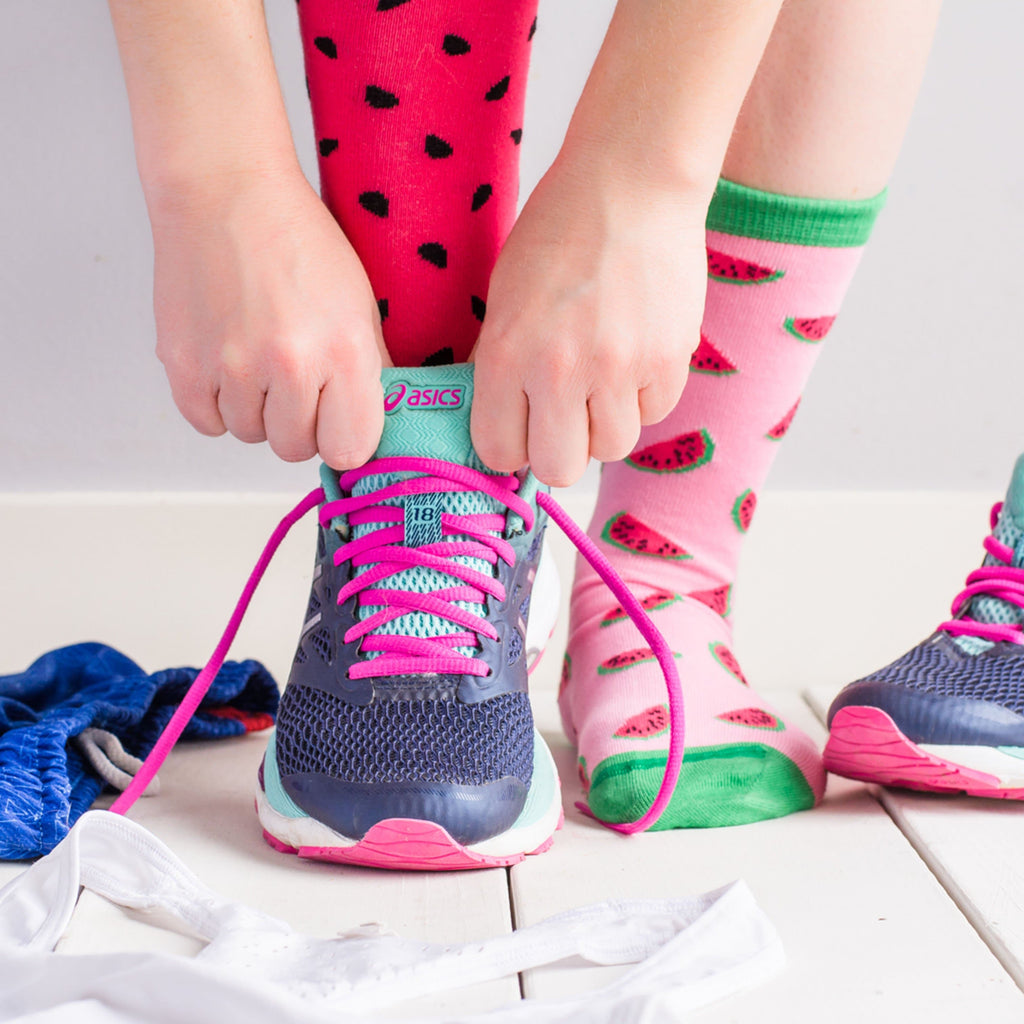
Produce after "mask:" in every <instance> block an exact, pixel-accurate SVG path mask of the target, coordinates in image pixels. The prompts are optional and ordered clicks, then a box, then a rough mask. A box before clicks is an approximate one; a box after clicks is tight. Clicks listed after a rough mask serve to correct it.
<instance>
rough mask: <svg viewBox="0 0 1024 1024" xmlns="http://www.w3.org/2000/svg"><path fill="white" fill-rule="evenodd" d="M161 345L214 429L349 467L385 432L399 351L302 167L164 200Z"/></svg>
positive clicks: (171, 373) (157, 234)
mask: <svg viewBox="0 0 1024 1024" xmlns="http://www.w3.org/2000/svg"><path fill="white" fill-rule="evenodd" d="M151 219H152V222H153V236H154V243H155V249H156V272H155V288H154V293H155V308H156V324H157V355H158V356H159V357H160V360H161V361H162V362H163V364H164V367H165V369H166V371H167V377H168V380H169V381H170V385H171V392H172V394H173V396H174V401H175V403H176V404H177V406H178V408H179V409H180V410H181V413H182V415H184V417H185V418H186V419H187V420H188V421H189V423H191V424H192V426H194V427H195V428H196V429H197V430H198V431H200V433H203V434H210V435H216V434H223V433H224V431H225V430H229V431H231V433H232V434H234V435H235V436H236V437H237V438H239V439H240V440H242V441H247V442H258V441H263V440H267V441H269V442H270V447H271V448H272V449H273V450H274V451H275V452H276V453H277V454H278V455H279V456H280V457H281V458H282V459H286V460H288V461H290V462H293V461H301V460H303V459H308V458H311V457H312V456H313V455H315V454H316V453H317V452H319V453H320V456H321V458H322V459H323V460H324V461H325V462H327V463H328V464H329V465H331V466H333V467H335V468H336V469H347V468H350V467H353V466H357V465H360V464H361V463H363V462H365V461H366V460H367V459H368V458H369V457H370V456H371V455H372V454H373V451H374V448H375V447H376V445H377V442H378V441H379V439H380V433H381V429H382V426H383V419H384V413H383V398H382V395H381V387H380V368H381V364H382V361H385V360H387V355H386V350H385V348H384V343H383V338H382V336H381V329H380V318H379V315H378V312H377V306H376V303H375V302H374V298H373V292H372V291H371V288H370V283H369V281H368V280H367V277H366V273H365V272H364V270H363V267H362V264H361V263H360V262H359V258H358V257H357V256H356V254H355V251H354V250H353V249H352V247H351V245H349V243H348V240H347V239H346V238H345V236H344V235H343V234H342V232H341V229H340V228H339V227H338V225H337V223H336V222H335V221H334V219H333V218H332V217H331V215H330V213H329V212H328V211H327V209H326V207H325V206H324V205H323V204H322V203H321V202H320V200H319V199H318V198H317V196H316V194H315V193H314V192H313V190H312V189H311V188H310V187H309V185H308V183H307V182H306V180H305V179H304V178H303V177H302V175H301V174H300V173H299V172H298V171H297V170H296V171H295V172H294V173H289V174H286V175H284V176H283V177H282V176H281V175H276V176H270V175H267V176H263V175H259V174H256V173H250V174H247V175H244V176H238V177H237V178H235V179H234V180H232V181H231V182H230V183H229V186H228V187H226V188H224V189H221V190H217V189H214V188H210V189H209V192H208V194H204V195H202V196H199V197H197V196H195V195H189V196H176V197H175V198H174V199H173V200H171V201H167V200H165V201H163V202H162V203H160V204H158V208H154V207H153V206H152V205H151Z"/></svg>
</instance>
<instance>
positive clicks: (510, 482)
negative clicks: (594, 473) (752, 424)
mask: <svg viewBox="0 0 1024 1024" xmlns="http://www.w3.org/2000/svg"><path fill="white" fill-rule="evenodd" d="M396 472H411V473H417V474H420V475H418V476H414V477H410V478H408V479H405V480H402V481H400V482H399V483H395V484H391V485H389V486H386V487H383V488H381V489H379V490H375V491H371V492H368V493H366V494H363V495H358V496H351V495H350V496H349V497H345V498H341V499H338V500H336V501H331V502H326V495H325V494H324V490H323V488H322V487H318V488H317V489H316V490H314V491H311V492H310V493H309V494H307V495H306V496H305V497H304V498H303V499H302V500H301V501H300V502H299V503H298V504H297V505H296V506H295V508H293V509H292V510H291V512H289V513H288V514H287V515H286V516H285V517H284V518H283V519H282V520H281V522H280V523H279V524H278V525H277V527H276V528H275V529H274V531H273V533H272V534H271V535H270V539H269V540H268V541H267V543H266V546H265V547H264V549H263V551H262V553H261V554H260V557H259V559H258V560H257V562H256V565H255V567H254V568H253V570H252V572H251V573H250V575H249V579H248V580H247V581H246V584H245V587H244V588H243V589H242V594H241V596H240V597H239V599H238V603H237V604H236V605H235V609H234V611H233V612H232V614H231V618H230V619H229V620H228V624H227V628H226V629H225V630H224V633H223V635H222V636H221V638H220V640H219V641H218V643H217V646H216V647H215V648H214V651H213V654H212V655H211V656H210V660H209V661H208V662H207V663H206V665H205V666H204V667H203V669H202V671H201V672H200V673H199V675H198V676H196V679H195V681H194V682H193V684H192V686H191V687H190V688H189V691H188V693H186V695H185V697H184V699H183V700H182V702H181V704H180V705H179V706H178V708H177V710H176V711H175V713H174V715H173V716H172V717H171V720H170V721H169V722H168V723H167V726H166V727H165V728H164V730H163V732H162V733H161V734H160V737H159V739H158V740H157V742H156V744H155V746H154V747H153V749H152V751H151V752H150V754H149V756H148V757H147V758H146V760H145V761H144V762H143V764H142V767H141V768H140V769H139V771H138V773H137V774H136V775H135V778H134V779H133V780H132V782H131V784H130V785H129V786H128V788H127V789H126V790H125V791H124V792H123V793H122V794H121V795H120V796H119V797H118V798H117V799H116V800H115V801H114V803H113V805H112V806H111V808H110V809H111V811H113V812H114V813H115V814H125V813H126V812H127V811H128V810H129V809H130V808H131V807H132V805H133V804H134V803H135V801H136V800H138V798H139V797H140V796H141V795H142V794H143V792H144V791H145V789H146V787H147V786H148V785H149V784H150V782H151V781H152V780H153V777H154V776H155V775H156V773H157V771H158V770H159V769H160V766H161V765H162V764H163V763H164V761H165V760H166V758H167V756H168V755H169V754H170V752H171V750H172V749H173V747H174V745H175V743H176V742H177V741H178V739H179V737H180V736H181V734H182V732H183V731H184V729H185V726H186V725H188V723H189V721H190V720H191V718H192V716H193V715H194V714H195V712H196V710H197V709H198V707H199V705H200V703H201V702H202V699H203V697H204V696H206V692H207V690H208V689H209V688H210V684H211V683H212V682H213V680H214V678H215V677H216V675H217V673H218V672H219V671H220V667H221V665H222V664H223V663H224V659H225V658H226V657H227V654H228V650H229V648H230V646H231V643H232V641H233V640H234V638H235V634H236V633H237V632H238V628H239V626H240V625H241V624H242V619H243V618H244V616H245V613H246V611H247V609H248V607H249V602H250V601H251V600H252V596H253V594H254V593H255V591H256V588H257V587H258V586H259V582H260V580H261V579H262V577H263V574H264V572H266V569H267V566H268V565H269V564H270V562H271V560H272V559H273V557H274V555H275V553H276V552H277V549H278V548H279V547H280V545H281V542H282V541H283V540H284V538H285V537H286V536H287V535H288V533H289V531H290V530H291V528H292V527H293V526H294V525H295V523H297V522H298V521H299V520H300V519H302V518H303V517H304V516H305V515H306V514H307V513H308V512H309V511H310V510H312V509H314V508H316V507H317V506H318V505H322V508H321V509H320V522H321V524H323V525H326V524H327V523H329V522H330V521H331V520H332V519H333V518H335V517H336V516H338V515H345V516H347V517H348V521H349V523H350V525H353V526H357V525H361V524H366V523H376V524H380V525H379V528H378V529H376V530H373V531H371V532H369V533H367V534H366V535H364V536H363V537H361V538H359V539H358V540H350V541H348V542H347V543H346V544H344V545H342V546H341V547H340V548H339V549H338V550H337V551H336V552H335V555H334V564H335V565H336V566H339V565H341V564H342V563H343V562H345V561H351V562H352V564H353V565H354V566H371V567H370V568H368V569H366V570H365V571H364V572H362V573H360V574H359V575H358V576H355V577H354V578H353V579H351V580H350V581H349V582H348V583H346V584H345V586H344V587H342V588H341V590H340V592H339V593H338V596H337V600H338V602H339V603H342V602H344V601H346V600H348V599H349V598H350V597H351V596H352V595H354V594H358V600H359V604H360V606H381V607H380V610H379V611H375V612H372V613H371V614H370V615H368V616H367V617H366V619H364V620H362V621H361V622H359V623H357V624H356V625H355V626H353V627H352V628H351V629H349V630H348V631H347V632H346V634H345V642H346V643H349V642H351V641H353V640H356V639H360V638H361V639H362V649H363V650H371V651H377V652H380V653H379V656H378V657H377V658H374V659H371V660H370V661H367V662H363V663H360V664H357V665H354V666H353V667H352V670H351V675H352V676H353V677H355V678H361V677H364V676H371V675H383V674H395V675H401V674H406V673H421V672H447V673H466V674H471V675H478V676H483V675H487V673H488V672H489V668H488V666H487V664H486V663H485V662H484V661H483V660H482V659H479V658H474V657H472V656H470V655H466V654H462V653H461V652H459V651H458V650H456V648H458V647H472V646H475V645H476V644H477V642H478V638H479V637H480V636H486V637H490V638H491V639H495V638H496V637H497V633H496V631H495V630H494V627H493V626H491V624H490V623H489V622H487V620H486V619H484V618H482V617H480V616H478V615H474V614H473V613H472V612H469V611H466V610H465V609H462V608H459V607H458V606H457V605H456V604H455V602H456V601H463V602H469V603H483V601H484V600H485V599H486V596H487V595H490V596H493V597H495V598H496V599H497V600H499V601H501V600H504V598H505V592H504V587H503V586H502V585H501V583H500V582H499V581H498V580H496V579H494V578H493V577H490V576H486V575H484V574H483V573H480V572H477V571H476V570H475V569H472V568H470V567H469V566H466V565H462V564H460V563H458V562H455V561H453V560H452V557H453V556H456V555H464V556H471V557H473V558H479V559H483V560H485V561H487V562H489V563H490V564H491V565H496V564H497V562H498V560H499V559H501V560H503V561H505V562H506V563H507V564H508V565H510V566H511V565H514V564H515V552H514V550H513V548H512V545H511V544H509V543H508V542H507V541H505V540H504V539H503V538H501V537H496V536H494V532H495V531H501V530H504V528H505V516H503V515H501V514H499V513H476V514H473V515H467V516H459V515H453V514H450V513H447V512H445V513H442V515H441V522H442V533H443V535H447V536H453V535H460V536H462V537H464V538H469V539H468V540H466V539H462V540H444V539H442V541H441V542H440V543H434V544H427V545H423V546H420V547H409V546H406V545H405V544H404V539H405V525H404V519H405V509H404V508H403V507H401V506H397V505H383V504H381V502H382V501H385V500H387V499H388V498H395V497H401V496H408V495H415V494H426V493H451V492H452V491H481V492H483V493H484V494H487V495H489V496H490V497H492V498H494V499H495V500H496V501H498V502H499V503H501V504H503V505H504V506H505V507H506V508H507V509H508V510H509V511H510V512H513V513H515V514H516V515H518V516H519V517H520V518H521V519H522V520H523V522H524V526H525V528H526V530H527V531H529V530H531V529H532V528H533V523H534V515H533V510H532V508H531V507H530V505H529V503H528V502H526V501H524V500H523V499H522V498H520V497H519V496H518V495H517V494H516V493H515V492H516V490H517V489H518V487H519V483H520V481H519V479H518V478H517V477H515V476H492V475H489V474H486V473H481V472H478V471H477V470H475V469H470V468H469V467H467V466H461V465H458V464H456V463H450V462H442V461H440V460H436V459H423V458H414V457H408V456H397V457H393V458H386V459H376V460H373V461H372V462H369V463H367V464H366V465H365V466H362V467H360V468H359V469H355V470H350V471H349V472H347V473H344V474H342V476H341V478H340V480H339V484H340V486H341V489H342V491H344V492H349V493H350V491H351V488H352V487H353V486H354V485H355V484H356V483H357V482H358V481H359V480H361V479H363V478H364V477H366V476H370V475H373V474H378V473H396ZM537 504H538V505H539V506H540V507H541V508H542V509H544V511H545V512H547V514H548V515H549V516H550V517H551V519H552V520H553V521H554V522H555V523H557V524H558V526H559V527H561V529H562V530H563V531H564V533H565V535H566V536H567V537H568V538H569V540H571V541H572V543H573V544H574V545H575V546H576V548H577V550H578V551H579V552H580V554H582V555H583V557H584V558H585V559H586V560H587V561H588V562H589V563H590V565H591V566H592V567H593V568H594V570H595V571H596V572H597V574H598V575H599V576H600V577H601V579H602V580H603V581H604V582H605V584H607V586H608V588H609V589H610V590H611V591H612V593H613V594H614V595H615V596H616V597H617V598H618V600H619V603H620V604H621V606H622V607H623V608H624V609H625V611H626V612H627V613H628V614H629V617H630V618H631V619H632V620H633V622H634V624H635V625H636V627H637V629H638V630H639V631H640V634H641V635H642V636H643V638H644V639H645V640H646V641H647V643H648V644H649V645H650V647H651V650H652V651H653V652H654V654H655V657H656V658H657V660H658V664H659V666H660V667H661V671H662V674H663V675H664V677H665V687H666V690H667V692H668V705H669V722H670V727H669V747H668V762H667V764H666V765H665V774H664V777H663V778H662V782H661V787H660V789H659V790H658V793H657V794H656V796H655V798H654V801H653V802H652V804H651V806H650V807H649V808H648V810H647V811H646V812H645V813H644V814H643V815H642V816H641V817H640V818H639V819H637V820H636V821H632V822H626V823H623V824H619V823H615V822H607V821H603V820H602V819H600V818H598V819H597V820H598V821H601V823H602V824H603V825H606V826H607V827H608V828H610V829H612V830H613V831H616V832H621V833H624V834H633V833H636V832H643V831H646V830H647V829H648V828H650V826H651V825H653V824H654V823H655V822H656V821H657V820H658V818H660V817H661V814H662V812H663V811H664V810H665V808H666V807H667V806H668V804H669V801H670V800H671V799H672V794H673V792H674V791H675V787H676V783H677V782H678V780H679V772H680V769H681V767H682V763H683V752H684V746H685V718H684V709H683V694H682V688H681V685H680V682H679V674H678V672H677V670H676V664H675V658H674V657H673V656H672V652H671V651H670V650H669V647H668V644H667V643H666V642H665V638H664V637H663V636H662V635H661V633H660V632H659V631H658V629H657V628H656V627H655V625H654V623H652V622H651V620H650V618H649V617H648V615H647V613H646V612H645V611H644V609H643V607H642V606H641V604H640V602H639V601H638V600H637V599H636V598H635V597H634V596H633V595H632V593H630V591H629V589H628V587H627V586H626V584H625V583H624V582H623V580H622V577H621V576H619V574H618V573H617V572H616V571H615V569H614V568H613V567H612V565H611V563H610V562H609V561H608V559H607V558H605V557H604V555H603V554H601V552H600V551H599V550H598V549H597V546H596V545H595V544H594V542H593V541H592V540H590V538H589V537H588V536H587V535H586V534H585V533H584V532H583V531H582V530H581V529H580V528H579V527H578V526H577V525H576V524H575V523H574V522H573V521H572V519H571V518H570V517H569V516H568V514H567V513H566V512H565V510H564V509H563V508H561V506H560V505H559V504H558V503H557V502H556V501H555V500H554V499H553V498H552V497H551V496H550V495H549V494H546V493H544V492H539V493H538V494H537ZM990 539H991V538H990ZM986 545H987V542H986ZM997 557H998V556H997ZM414 566H422V567H425V568H431V569H436V570H438V571H439V572H443V573H445V574H447V575H449V576H452V577H454V578H456V579H458V580H459V581H461V585H457V586H453V587H446V588H442V589H440V590H435V591H432V592H430V593H426V594H424V593H419V592H412V591H407V590H397V589H394V588H388V587H386V586H385V587H381V586H378V584H381V583H384V582H385V581H386V580H387V578H388V577H389V576H392V575H394V574H395V573H398V572H401V571H403V570H405V569H408V568H411V567H414ZM1010 571H1017V572H1019V571H1020V570H1010ZM1022 580H1024V574H1022ZM969 582H970V581H969ZM1020 594H1021V595H1022V596H1021V598H1020V600H1024V582H1022V584H1021V591H1020ZM410 612H427V613H429V614H431V615H437V616H438V617H440V618H442V619H445V620H447V621H449V622H452V623H454V624H455V625H457V626H459V627H461V629H460V630H459V631H458V632H454V633H450V634H445V635H442V636H437V637H431V638H426V639H425V638H421V637H412V636H404V635H387V634H380V633H376V632H375V630H378V629H379V628H380V627H381V626H382V625H383V624H384V623H386V622H390V621H392V620H393V619H396V618H399V617H400V616H402V615H406V614H409V613H410ZM979 625H980V624H979ZM588 813H589V812H588Z"/></svg>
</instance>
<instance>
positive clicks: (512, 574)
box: [257, 366, 561, 870]
mask: <svg viewBox="0 0 1024 1024" xmlns="http://www.w3.org/2000/svg"><path fill="white" fill-rule="evenodd" d="M384 386H385V397H384V407H385V412H386V415H385V426H384V433H383V436H382V438H381V442H380V446H379V447H378V449H377V452H376V454H375V456H374V458H373V460H372V461H370V462H369V463H367V464H366V465H365V466H363V467H361V468H359V469H357V470H352V471H350V472H346V473H342V474H341V475H340V476H339V475H338V474H337V473H335V472H333V471H331V470H329V469H328V468H327V467H323V469H322V471H321V477H322V484H323V490H324V494H325V500H324V502H323V503H322V504H321V505H320V508H319V519H320V526H319V534H318V542H317V544H318V546H317V558H316V564H315V567H314V571H313V585H312V590H311V592H310V598H309V606H308V608H307V611H306V618H305V624H304V625H303V627H302V635H301V638H300V640H299V645H298V649H297V651H296V653H295V660H294V663H293V666H292V671H291V675H290V677H289V680H288V685H287V687H286V689H285V691H284V694H283V696H282V699H281V706H280V710H279V713H278V720H277V730H276V734H275V736H274V738H273V739H272V740H271V742H270V745H269V747H268V749H267V752H266V756H265V758H264V762H263V765H262V767H261V769H260V786H259V792H258V795H257V810H258V813H259V818H260V821H261V823H262V825H263V829H264V835H265V837H266V839H267V841H268V842H269V843H271V845H273V846H274V847H275V848H277V849H279V850H282V851H286V852H295V853H299V854H301V855H303V856H306V857H314V858H319V859H325V860H333V861H341V862H345V863H356V864H366V865H372V866H377V867H395V868H422V869H431V870H436V869H449V868H466V867H486V866H498V865H506V864H512V863H515V862H517V861H519V860H521V859H522V858H523V857H524V856H525V855H526V854H529V853H537V852H540V851H542V850H544V849H546V848H547V847H548V846H549V845H550V843H551V840H552V837H553V835H554V832H555V830H556V829H557V827H558V825H559V823H560V820H561V796H560V791H559V784H558V776H557V774H556V771H555V767H554V763H553V761H552V759H551V755H550V753H549V751H548V749H547V747H546V745H545V744H544V741H543V740H542V739H541V738H540V735H539V734H538V733H537V732H536V730H535V729H534V725H533V716H532V713H531V709H530V701H529V696H528V693H527V673H528V670H529V668H530V667H531V665H532V664H533V663H535V661H536V659H537V657H538V656H539V653H540V650H541V648H542V647H543V644H544V642H545V641H546V640H547V637H548V636H549V635H550V632H551V629H552V628H553V626H554V615H555V612H556V610H557V607H558V581H557V576H556V575H554V567H553V564H552V563H551V559H550V557H547V558H545V559H543V560H542V558H541V555H542V549H543V541H542V538H543V533H544V524H545V520H546V516H545V513H544V512H543V511H542V510H539V509H538V507H537V492H538V489H539V487H540V485H539V484H538V481H537V480H536V478H535V477H533V476H532V474H529V473H522V474H517V475H506V476H501V475H495V474H492V473H490V472H489V471H488V470H487V469H486V468H485V467H484V466H483V464H482V463H481V462H480V460H479V458H478V457H477V455H476V453H475V452H474V450H473V446H472V443H471V440H470V433H469V411H470V403H471V399H472V391H473V373H472V367H471V366H446V367H431V368H422V369H389V370H385V371H384Z"/></svg>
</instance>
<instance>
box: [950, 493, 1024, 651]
mask: <svg viewBox="0 0 1024 1024" xmlns="http://www.w3.org/2000/svg"><path fill="white" fill-rule="evenodd" d="M1002 507H1003V503H1002V502H1001V501H999V502H996V504H995V505H993V506H992V511H991V512H990V513H989V528H990V529H995V525H996V521H997V520H998V519H999V512H1000V510H1001V509H1002ZM984 546H985V551H986V552H987V553H988V554H989V555H991V556H992V557H993V558H995V559H996V560H997V561H999V562H1001V563H1002V564H1001V565H985V566H982V567H981V568H980V569H975V570H974V572H972V573H971V574H970V575H969V576H968V577H967V586H966V587H964V589H963V590H961V591H960V593H959V594H957V595H956V597H955V598H954V599H953V606H952V608H951V609H950V613H951V614H952V616H953V617H952V618H951V619H948V620H947V621H946V622H943V623H940V624H939V629H940V630H942V631H944V632H946V633H949V634H950V635H951V636H973V637H977V638H978V639H979V640H991V641H992V642H993V643H999V642H1000V641H1003V640H1005V641H1007V642H1009V643H1011V644H1024V626H1022V625H1021V624H1020V623H1015V622H1014V623H1005V622H979V621H978V620H977V619H972V618H971V617H970V616H969V615H967V614H965V612H966V609H967V607H968V605H969V604H970V602H971V600H972V599H974V598H975V597H994V598H996V599H997V600H999V601H1006V602H1008V603H1009V604H1012V605H1016V606H1017V607H1018V608H1022V609H1024V569H1015V568H1014V567H1013V565H1012V564H1011V563H1012V562H1013V548H1011V547H1009V546H1008V545H1006V544H1002V543H1000V542H999V541H998V540H996V538H995V537H993V536H991V535H989V536H988V537H986V538H985V544H984Z"/></svg>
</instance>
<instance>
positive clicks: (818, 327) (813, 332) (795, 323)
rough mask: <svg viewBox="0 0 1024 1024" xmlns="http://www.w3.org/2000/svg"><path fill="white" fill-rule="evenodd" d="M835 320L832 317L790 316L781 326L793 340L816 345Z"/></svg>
mask: <svg viewBox="0 0 1024 1024" xmlns="http://www.w3.org/2000/svg"><path fill="white" fill-rule="evenodd" d="M835 320H836V318H835V317H834V316H791V317H789V319H787V320H786V321H785V322H784V323H783V325H782V326H783V327H785V328H786V330H787V331H789V333H790V334H792V335H793V337H794V338H799V339H800V340H801V341H809V342H810V343H811V344H812V345H816V344H817V343H818V342H819V341H821V340H822V339H823V338H824V337H825V335H826V334H828V332H829V330H830V329H831V327H832V325H833V324H834V323H835Z"/></svg>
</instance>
